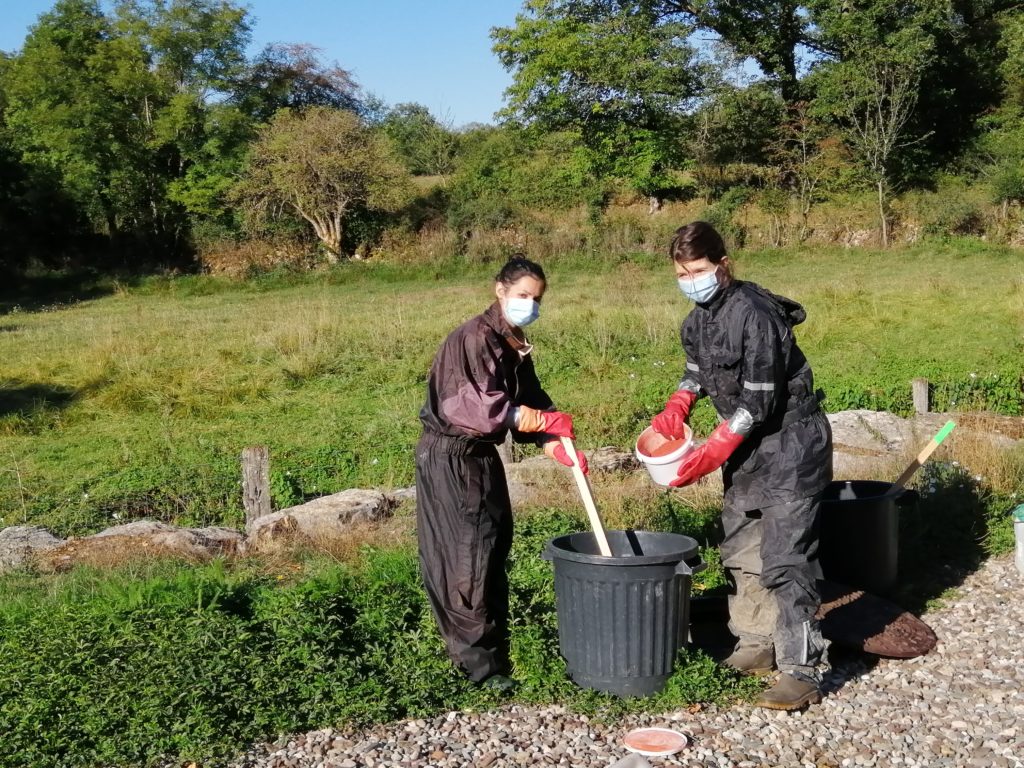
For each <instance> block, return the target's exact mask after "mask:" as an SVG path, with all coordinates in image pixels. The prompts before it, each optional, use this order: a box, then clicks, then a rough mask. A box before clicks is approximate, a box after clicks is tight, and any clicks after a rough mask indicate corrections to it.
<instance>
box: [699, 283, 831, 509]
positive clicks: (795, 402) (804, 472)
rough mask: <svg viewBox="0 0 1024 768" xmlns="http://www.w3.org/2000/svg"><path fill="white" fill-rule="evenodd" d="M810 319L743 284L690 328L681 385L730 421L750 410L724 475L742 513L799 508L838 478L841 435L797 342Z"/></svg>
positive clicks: (730, 288)
mask: <svg viewBox="0 0 1024 768" xmlns="http://www.w3.org/2000/svg"><path fill="white" fill-rule="evenodd" d="M806 316H807V314H806V312H805V311H804V309H803V307H802V306H800V305H799V304H798V303H796V302H795V301H792V300H790V299H787V298H784V297H782V296H776V295H775V294H773V293H771V292H769V291H767V290H765V289H764V288H762V287H760V286H759V285H757V284H755V283H749V282H745V281H741V280H737V281H733V282H732V283H730V284H729V285H727V286H726V287H724V288H723V289H721V290H720V291H719V292H718V293H717V294H716V295H715V296H714V297H713V298H712V299H711V301H709V302H708V303H707V304H697V305H696V306H695V307H694V309H693V310H692V311H691V312H690V314H689V315H687V317H686V319H685V320H684V321H683V326H682V329H681V336H682V342H683V349H684V350H685V352H686V377H685V378H684V379H683V382H682V383H681V384H680V386H681V387H687V388H691V389H694V388H695V389H696V391H697V392H698V394H699V395H704V394H706V395H707V396H709V397H710V398H711V402H712V403H714V406H715V409H716V410H717V411H718V415H719V417H720V418H722V419H723V420H725V419H730V418H731V417H732V416H733V415H734V414H735V413H736V411H737V410H738V409H740V408H743V409H745V410H746V411H747V412H748V413H749V414H750V417H751V419H752V421H753V429H752V431H751V432H750V434H749V435H748V436H747V438H746V439H745V440H744V441H743V443H741V444H740V446H739V447H738V448H737V449H736V451H735V452H734V453H733V455H732V456H730V457H729V459H728V461H726V463H725V465H724V466H723V467H722V472H723V480H724V482H725V501H726V503H727V504H728V505H730V506H731V507H732V508H734V509H738V510H744V511H745V510H752V509H759V508H762V507H766V506H773V505H776V504H782V503H786V502H790V501H796V500H798V499H802V498H806V497H808V496H812V495H814V494H816V493H818V492H819V491H821V490H823V489H824V487H825V486H826V485H827V484H828V483H829V482H830V481H831V480H832V432H831V429H830V427H829V423H828V419H827V418H826V417H825V415H824V413H823V412H822V410H821V407H820V405H819V395H818V394H817V393H816V391H815V389H814V376H813V374H812V373H811V368H810V366H809V365H808V364H807V358H805V357H804V353H803V352H802V351H801V350H800V347H799V346H797V343H796V339H795V338H794V336H793V326H795V325H798V324H799V323H802V322H803V321H804V319H805V318H806ZM695 385H696V386H695Z"/></svg>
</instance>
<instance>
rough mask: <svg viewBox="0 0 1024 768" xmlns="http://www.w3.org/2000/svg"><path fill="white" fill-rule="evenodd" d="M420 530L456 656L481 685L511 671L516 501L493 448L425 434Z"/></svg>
mask: <svg viewBox="0 0 1024 768" xmlns="http://www.w3.org/2000/svg"><path fill="white" fill-rule="evenodd" d="M416 531H417V538H418V540H419V555H420V570H421V572H422V574H423V583H424V585H425V586H426V590H427V596H428V597H429V599H430V605H431V607H432V608H433V611H434V617H435V618H436V619H437V626H438V628H439V629H440V630H441V636H442V637H443V638H444V642H445V646H446V648H447V650H448V656H449V658H451V660H452V662H453V663H454V664H455V665H456V666H457V667H459V668H460V669H462V670H463V671H464V672H465V673H466V675H468V676H469V679H470V680H473V681H475V682H479V681H481V680H485V679H487V678H488V677H490V676H491V675H494V674H507V673H508V672H509V659H508V643H509V636H508V576H507V575H506V573H505V562H506V560H507V559H508V553H509V550H510V549H511V547H512V504H511V502H510V501H509V496H508V483H507V482H506V480H505V468H504V466H503V465H502V463H501V459H500V458H499V457H498V452H497V449H496V448H495V446H494V445H492V444H490V443H486V442H481V441H475V440H461V439H456V438H450V437H445V436H443V435H436V434H433V433H429V432H427V433H424V435H423V437H422V438H421V439H420V442H419V444H418V445H417V447H416Z"/></svg>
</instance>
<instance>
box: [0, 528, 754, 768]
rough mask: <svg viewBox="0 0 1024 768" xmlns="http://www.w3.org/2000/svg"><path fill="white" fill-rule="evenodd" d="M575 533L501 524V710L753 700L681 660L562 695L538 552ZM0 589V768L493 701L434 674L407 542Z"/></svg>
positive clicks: (433, 649) (15, 581)
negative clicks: (506, 662) (351, 554)
mask: <svg viewBox="0 0 1024 768" xmlns="http://www.w3.org/2000/svg"><path fill="white" fill-rule="evenodd" d="M581 524H582V523H581V521H580V520H578V519H576V518H574V517H571V516H568V515H566V514H564V513H559V512H556V511H553V510H544V511H538V512H536V513H534V514H531V515H529V516H526V517H525V518H523V519H520V520H519V521H518V523H517V527H518V531H517V537H516V542H515V549H514V552H513V555H512V559H511V572H510V579H511V591H512V656H513V663H514V667H515V672H514V674H515V678H516V680H517V681H518V682H519V686H518V687H517V689H516V692H515V694H514V697H515V700H517V701H521V702H527V703H550V702H563V703H566V704H568V705H569V706H570V707H572V708H574V709H577V710H579V711H585V712H588V713H591V714H596V715H599V716H603V717H614V716H616V715H619V714H622V713H624V712H627V711H632V710H649V711H664V710H668V709H671V708H677V707H680V706H685V705H687V704H690V703H694V702H725V701H728V700H730V699H732V698H734V697H737V696H743V695H746V694H747V693H748V692H749V691H751V690H753V688H754V687H755V686H753V685H752V684H751V683H750V682H749V681H741V680H739V679H738V678H737V676H736V675H734V674H731V673H729V672H727V671H725V670H724V669H722V668H720V667H719V666H718V665H716V664H715V663H714V662H713V661H711V660H710V659H709V658H708V657H707V656H705V655H704V654H703V653H701V652H699V651H696V650H685V649H684V650H682V651H680V658H679V664H678V667H677V670H676V672H675V674H674V675H673V677H672V679H671V680H670V682H669V684H668V686H667V687H666V689H665V691H664V692H662V693H661V694H659V695H657V696H655V697H650V698H647V699H627V700H619V699H617V698H615V697H612V696H609V695H603V694H597V693H595V692H593V691H583V690H581V689H579V688H577V687H576V686H575V685H574V684H573V683H572V682H571V681H570V680H569V679H568V678H567V676H566V673H565V666H564V662H563V661H562V660H561V658H560V657H559V655H558V637H557V625H556V619H555V611H554V592H553V579H552V575H551V566H550V564H549V563H546V562H544V561H542V560H541V559H540V557H539V554H540V551H541V549H542V548H543V546H544V544H545V543H546V541H547V540H548V539H549V538H550V537H552V536H555V535H560V534H563V533H567V532H572V531H576V530H579V528H580V526H581ZM275 568H276V570H275ZM2 583H3V586H4V588H5V589H4V593H5V595H8V596H10V597H9V598H5V600H4V602H3V603H2V604H0V730H2V731H3V733H4V734H5V740H4V743H5V749H4V754H3V755H2V756H0V765H12V766H13V765H29V764H31V765H36V766H88V765H96V764H104V765H111V764H117V765H139V766H149V765H157V764H159V763H160V762H161V760H166V759H173V760H176V761H190V760H193V761H197V762H201V763H202V764H203V765H219V764H223V763H224V762H226V760H227V759H229V758H230V757H232V756H233V755H234V754H235V753H237V752H238V751H240V750H242V749H244V747H245V746H246V745H247V744H248V743H250V742H252V741H254V740H258V739H263V738H273V737H275V736H276V735H278V734H280V733H284V732H292V731H296V730H301V729H310V728H318V727H325V726H329V725H336V724H340V723H349V724H365V723H373V722H382V721H387V720H392V719H396V718H401V717H422V716H429V715H433V714H437V713H439V712H444V711H447V710H450V709H480V708H486V707H491V706H496V705H498V704H499V703H500V702H501V701H503V699H502V695H501V694H499V693H496V692H494V691H488V690H486V689H481V688H479V687H477V686H475V685H472V684H470V683H469V682H468V681H466V680H465V679H463V678H462V676H461V675H459V674H458V673H457V672H456V671H455V670H454V668H453V667H452V666H451V665H450V664H449V663H448V661H447V659H446V657H445V655H444V653H443V644H442V641H441V639H440V636H439V635H438V634H437V630H436V627H435V624H434V621H433V618H432V616H431V615H430V610H429V606H428V604H427V601H426V596H425V592H424V590H423V587H422V585H421V584H420V581H419V570H418V563H417V561H416V554H415V550H414V548H412V547H411V546H409V545H408V544H405V545H398V546H396V547H395V548H394V549H389V550H366V551H364V553H363V555H362V556H361V557H360V558H359V560H358V562H356V563H354V564H351V565H343V564H340V563H338V562H335V561H328V560H324V559H319V558H316V557H309V558H307V559H305V560H303V561H300V562H299V563H297V564H294V565H288V566H285V565H284V564H282V563H266V564H262V567H261V564H260V563H259V562H257V561H251V560H250V561H242V562H240V563H237V564H235V565H229V564H226V563H220V562H217V563H213V564H210V565H207V566H202V567H195V568H182V567H180V566H174V565H170V564H164V565H149V566H146V567H145V568H142V569H141V570H140V569H139V568H138V567H136V569H134V570H131V569H126V570H122V571H113V572H106V573H103V572H98V571H92V570H87V569H78V570H76V571H75V572H73V573H71V574H68V575H66V576H58V577H47V578H44V577H30V576H27V575H24V574H20V575H18V574H16V575H10V576H5V577H3V579H2ZM8 761H13V762H8Z"/></svg>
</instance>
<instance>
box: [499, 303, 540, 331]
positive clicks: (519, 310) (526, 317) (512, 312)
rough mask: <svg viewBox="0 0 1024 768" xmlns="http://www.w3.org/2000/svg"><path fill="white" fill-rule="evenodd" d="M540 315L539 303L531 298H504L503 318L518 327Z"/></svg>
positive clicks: (527, 323)
mask: <svg viewBox="0 0 1024 768" xmlns="http://www.w3.org/2000/svg"><path fill="white" fill-rule="evenodd" d="M538 317H540V304H538V303H537V302H536V301H534V300H533V299H520V298H509V299H506V300H505V319H506V320H508V321H509V322H510V323H512V325H517V326H519V327H520V328H524V327H525V326H527V325H529V324H530V323H532V322H533V321H534V320H536V319H537V318H538Z"/></svg>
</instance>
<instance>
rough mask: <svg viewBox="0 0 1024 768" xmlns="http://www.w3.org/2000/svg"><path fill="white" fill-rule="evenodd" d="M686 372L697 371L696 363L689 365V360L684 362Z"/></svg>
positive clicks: (698, 367)
mask: <svg viewBox="0 0 1024 768" xmlns="http://www.w3.org/2000/svg"><path fill="white" fill-rule="evenodd" d="M686 370H688V371H699V370H700V366H699V365H697V364H696V363H691V362H690V361H689V360H687V361H686Z"/></svg>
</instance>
